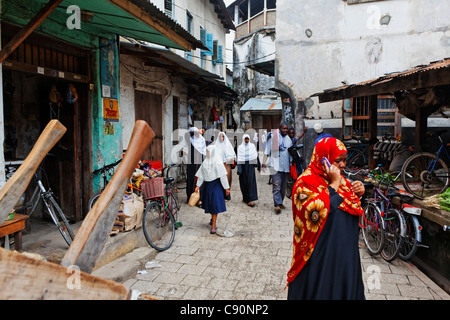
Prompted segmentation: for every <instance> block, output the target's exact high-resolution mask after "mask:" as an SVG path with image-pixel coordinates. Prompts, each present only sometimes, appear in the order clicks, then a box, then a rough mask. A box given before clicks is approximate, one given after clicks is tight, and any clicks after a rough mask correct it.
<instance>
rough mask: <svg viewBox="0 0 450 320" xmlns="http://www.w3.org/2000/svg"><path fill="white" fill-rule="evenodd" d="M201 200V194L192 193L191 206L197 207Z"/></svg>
mask: <svg viewBox="0 0 450 320" xmlns="http://www.w3.org/2000/svg"><path fill="white" fill-rule="evenodd" d="M199 200H200V192H192V194H191V196H190V198H189V202H188V204H189V206H191V207H195V205H196V204H197V202H198V201H199Z"/></svg>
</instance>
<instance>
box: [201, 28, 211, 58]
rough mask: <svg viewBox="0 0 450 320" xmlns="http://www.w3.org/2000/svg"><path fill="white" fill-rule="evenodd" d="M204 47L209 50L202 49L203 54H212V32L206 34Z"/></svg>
mask: <svg viewBox="0 0 450 320" xmlns="http://www.w3.org/2000/svg"><path fill="white" fill-rule="evenodd" d="M206 47H207V48H208V49H209V51H204V52H203V54H204V55H205V56H212V55H213V34H212V33H207V34H206Z"/></svg>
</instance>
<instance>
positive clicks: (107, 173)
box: [88, 159, 122, 211]
mask: <svg viewBox="0 0 450 320" xmlns="http://www.w3.org/2000/svg"><path fill="white" fill-rule="evenodd" d="M121 161H122V159H120V160H117V161H116V162H114V163H111V164H108V165H106V166H103V167H101V168H99V169H97V170H94V171H93V172H92V176H95V175H96V174H98V173H100V174H101V177H100V180H101V181H102V182H103V183H102V186H101V188H100V189H99V191H98V192H97V193H95V194H93V195H92V196H91V198H90V199H89V202H88V210H89V211H90V210H91V209H92V207H93V206H94V204H95V202H97V200H98V198H100V196H101V194H102V192H103V190H105V188H106V185H107V184H108V182H109V180H110V178H111V177H112V176H113V175H114V170H115V167H116V166H117V165H118V164H119V163H120V162H121Z"/></svg>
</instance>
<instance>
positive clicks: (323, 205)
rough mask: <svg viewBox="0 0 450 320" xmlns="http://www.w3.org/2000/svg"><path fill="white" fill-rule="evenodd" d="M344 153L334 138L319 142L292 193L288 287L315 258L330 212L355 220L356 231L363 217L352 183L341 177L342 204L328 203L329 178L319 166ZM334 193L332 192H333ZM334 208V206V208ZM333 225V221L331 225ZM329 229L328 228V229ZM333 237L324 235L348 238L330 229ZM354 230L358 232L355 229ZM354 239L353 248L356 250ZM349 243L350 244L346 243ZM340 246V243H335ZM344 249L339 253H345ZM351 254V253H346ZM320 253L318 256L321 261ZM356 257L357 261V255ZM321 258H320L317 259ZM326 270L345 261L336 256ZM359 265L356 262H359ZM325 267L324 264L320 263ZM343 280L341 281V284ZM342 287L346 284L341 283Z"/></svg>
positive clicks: (340, 266) (340, 193)
mask: <svg viewBox="0 0 450 320" xmlns="http://www.w3.org/2000/svg"><path fill="white" fill-rule="evenodd" d="M345 152H347V149H346V148H345V146H344V144H343V143H342V142H341V141H340V140H337V139H335V138H324V139H322V140H320V141H319V142H318V143H317V145H316V146H315V148H314V151H313V155H312V157H311V162H310V165H309V166H308V168H307V169H306V170H305V172H304V173H303V174H302V175H301V176H300V177H299V178H298V179H297V181H296V183H295V185H294V188H293V191H292V209H293V219H294V238H293V242H294V254H293V258H292V262H291V269H290V270H289V272H288V274H287V280H288V283H291V282H292V281H293V280H294V279H295V278H296V277H297V275H298V274H299V273H300V272H301V271H302V269H303V268H304V267H305V265H306V264H307V263H308V261H309V260H310V258H311V256H312V255H313V253H314V254H315V249H316V243H317V242H318V239H319V238H320V237H321V234H322V232H323V229H324V226H326V225H327V224H328V217H329V215H330V208H332V207H333V210H335V211H337V210H339V213H337V214H339V215H340V214H345V215H350V216H354V217H355V223H356V227H358V217H359V216H360V215H361V214H362V213H363V209H362V208H361V202H360V201H359V198H358V196H356V194H355V193H354V192H353V191H352V187H351V183H350V181H348V180H347V179H345V178H344V177H342V176H341V182H340V186H339V189H338V191H337V195H338V196H339V197H341V198H342V201H340V202H339V203H337V202H330V190H329V188H328V185H329V180H328V179H329V177H328V176H327V174H326V172H325V167H324V165H323V164H322V159H323V158H324V157H327V158H328V160H329V161H330V163H331V164H332V163H333V162H334V160H336V158H337V157H338V156H339V155H341V154H343V153H345ZM333 191H334V189H333ZM334 206H337V208H335V207H334ZM330 224H333V221H330ZM327 228H328V227H327ZM330 228H331V229H332V230H333V231H334V232H337V234H336V235H325V236H324V237H328V236H331V237H335V236H336V238H340V237H342V238H346V237H351V235H350V234H346V231H345V230H343V229H342V230H341V229H339V228H332V227H330ZM356 230H357V228H356ZM357 240H358V239H357V238H356V248H357ZM348 241H350V240H348ZM338 243H342V242H338ZM347 249H348V248H343V249H342V250H347ZM348 250H350V249H348ZM321 252H322V251H319V253H317V255H318V256H319V258H316V259H319V260H320V259H322V258H323V257H322V256H321ZM354 254H355V255H356V254H357V256H358V259H359V252H357V253H354ZM320 257H322V258H320ZM335 257H336V260H333V263H332V264H329V268H338V269H341V268H345V264H346V263H347V261H344V260H345V257H342V258H341V257H340V256H335ZM358 261H359V260H358ZM320 263H324V261H320ZM316 275H317V276H324V275H323V274H316ZM343 281H345V280H342V281H341V282H343ZM342 285H344V286H345V283H342Z"/></svg>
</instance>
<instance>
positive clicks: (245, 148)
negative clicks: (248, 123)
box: [237, 134, 261, 207]
mask: <svg viewBox="0 0 450 320" xmlns="http://www.w3.org/2000/svg"><path fill="white" fill-rule="evenodd" d="M242 138H243V141H242V143H241V145H240V146H239V148H238V158H237V165H238V170H237V174H238V175H239V186H240V187H241V192H242V201H243V202H245V203H246V204H247V205H248V206H250V207H253V206H254V205H255V204H254V202H253V201H256V200H258V188H257V186H256V175H255V166H256V167H257V168H258V172H260V171H261V164H260V162H259V157H258V152H257V151H256V147H255V145H254V144H253V143H251V142H250V136H249V135H248V134H244V136H243V137H242Z"/></svg>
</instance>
